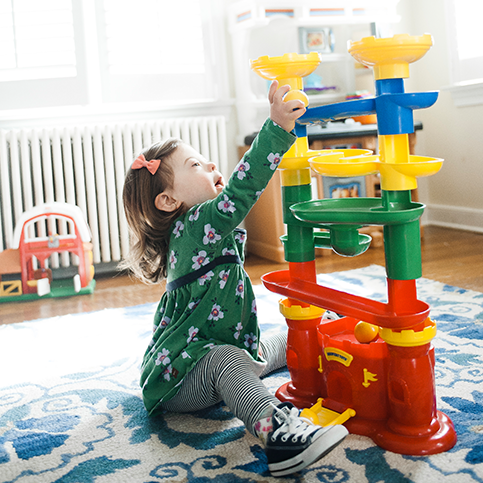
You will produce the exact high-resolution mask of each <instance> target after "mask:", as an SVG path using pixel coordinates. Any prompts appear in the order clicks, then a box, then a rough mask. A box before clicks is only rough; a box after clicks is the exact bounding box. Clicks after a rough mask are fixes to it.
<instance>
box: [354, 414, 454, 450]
mask: <svg viewBox="0 0 483 483" xmlns="http://www.w3.org/2000/svg"><path fill="white" fill-rule="evenodd" d="M345 426H346V427H347V429H348V430H349V432H350V433H352V434H360V435H362V436H368V437H369V438H371V439H372V440H373V441H374V443H375V444H377V445H378V446H379V447H381V448H383V449H386V450H388V451H392V452H393V453H399V454H405V455H412V456H424V455H431V454H437V453H443V452H444V451H448V450H450V449H451V448H452V447H453V446H454V445H455V444H456V441H457V436H456V431H455V429H454V426H453V423H452V421H451V420H450V419H449V418H448V416H446V414H444V413H442V412H441V411H437V416H436V417H435V418H434V419H433V421H432V422H431V424H430V425H429V427H428V428H426V430H429V431H426V434H421V435H419V436H406V435H402V434H397V433H395V432H393V431H391V430H390V429H389V428H388V424H387V422H386V421H374V420H363V419H358V418H357V416H356V417H354V418H351V419H349V420H348V421H347V422H346V423H345ZM428 432H429V434H428Z"/></svg>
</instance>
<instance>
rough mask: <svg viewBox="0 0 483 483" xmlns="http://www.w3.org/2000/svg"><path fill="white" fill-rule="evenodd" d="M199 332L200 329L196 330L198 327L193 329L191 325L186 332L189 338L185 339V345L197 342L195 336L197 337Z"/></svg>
mask: <svg viewBox="0 0 483 483" xmlns="http://www.w3.org/2000/svg"><path fill="white" fill-rule="evenodd" d="M199 331H200V329H198V327H194V326H193V325H192V326H191V327H190V328H189V330H188V335H189V337H188V338H187V339H186V343H187V344H189V343H191V342H193V341H197V340H198V337H196V336H197V335H198V332H199Z"/></svg>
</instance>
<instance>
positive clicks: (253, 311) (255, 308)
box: [252, 299, 257, 315]
mask: <svg viewBox="0 0 483 483" xmlns="http://www.w3.org/2000/svg"><path fill="white" fill-rule="evenodd" d="M252 314H255V315H257V301H256V300H255V299H253V301H252Z"/></svg>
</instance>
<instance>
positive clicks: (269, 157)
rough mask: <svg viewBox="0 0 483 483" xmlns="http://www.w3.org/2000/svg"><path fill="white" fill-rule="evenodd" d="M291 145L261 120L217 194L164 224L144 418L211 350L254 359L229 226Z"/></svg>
mask: <svg viewBox="0 0 483 483" xmlns="http://www.w3.org/2000/svg"><path fill="white" fill-rule="evenodd" d="M294 141H295V136H294V135H293V134H291V133H287V132H286V131H284V130H283V129H282V128H281V127H280V126H278V125H276V124H275V123H274V122H273V121H271V120H267V121H266V122H265V124H264V125H263V127H262V129H261V131H260V133H259V135H258V136H257V138H256V139H255V141H254V142H253V144H252V147H251V148H250V150H249V151H248V152H247V153H246V154H245V156H244V157H243V159H242V160H241V161H240V162H239V163H238V165H237V167H236V168H235V170H234V172H233V174H232V176H231V178H230V180H229V182H228V183H227V184H226V186H225V188H224V190H223V191H222V192H221V193H220V194H219V195H218V197H217V198H215V199H214V200H209V201H206V202H204V203H202V204H200V205H196V206H194V207H192V208H191V209H190V210H189V211H188V212H187V213H186V214H185V215H183V216H182V217H180V218H178V219H177V220H176V221H175V222H174V224H173V225H172V228H171V229H172V232H171V237H170V243H169V255H168V256H169V260H168V277H167V287H166V292H165V293H164V295H163V296H162V298H161V301H160V303H159V305H158V308H157V311H156V314H155V318H154V329H153V338H152V340H151V342H150V344H149V346H148V348H147V350H146V352H145V355H144V359H143V363H142V373H141V386H142V390H143V400H144V404H145V406H146V409H147V410H148V411H149V413H150V414H151V413H154V412H156V410H157V409H159V405H160V403H161V402H163V401H168V400H169V399H171V398H172V397H173V396H174V395H175V394H176V393H177V392H178V390H179V388H180V385H181V383H182V381H183V378H184V377H185V376H186V374H187V373H188V372H189V371H190V370H191V369H192V368H193V367H194V366H195V364H196V363H197V362H198V361H199V360H200V359H201V358H202V357H203V356H204V355H205V354H206V353H207V352H208V351H209V350H210V349H212V348H213V347H214V346H216V345H225V344H231V345H235V346H238V347H240V348H242V349H245V350H246V351H247V352H248V353H249V354H250V355H251V357H252V358H253V359H254V360H255V361H260V360H261V359H260V356H259V354H258V343H259V327H258V321H257V310H256V302H255V296H254V294H253V290H252V286H251V283H250V279H249V278H248V275H247V274H246V272H245V270H244V269H243V260H244V244H245V232H244V231H243V230H240V229H237V226H238V225H239V224H240V222H241V221H242V220H243V219H244V218H245V216H246V215H247V214H248V212H249V211H250V209H251V207H252V206H253V205H254V204H255V202H256V201H257V199H258V198H259V196H260V195H261V193H262V192H263V190H264V189H265V187H266V185H267V183H268V182H269V180H270V178H271V177H272V175H273V173H274V172H275V170H276V168H277V167H278V165H279V163H280V161H281V158H282V156H283V155H284V153H285V152H287V151H288V149H289V148H290V146H291V145H292V144H293V142H294Z"/></svg>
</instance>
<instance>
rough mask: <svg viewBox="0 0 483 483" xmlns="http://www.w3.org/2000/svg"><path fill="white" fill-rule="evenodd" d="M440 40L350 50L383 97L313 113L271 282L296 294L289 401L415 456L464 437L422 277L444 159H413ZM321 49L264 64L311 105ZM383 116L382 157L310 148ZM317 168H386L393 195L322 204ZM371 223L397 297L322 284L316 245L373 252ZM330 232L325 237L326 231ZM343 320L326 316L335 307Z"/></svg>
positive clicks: (300, 126) (284, 392)
mask: <svg viewBox="0 0 483 483" xmlns="http://www.w3.org/2000/svg"><path fill="white" fill-rule="evenodd" d="M431 45H432V38H431V36H430V35H422V36H415V37H412V36H409V35H395V36H394V37H392V38H388V39H376V38H374V37H369V38H364V39H362V40H361V41H359V42H353V43H351V45H350V46H349V52H350V53H351V54H352V56H353V57H354V58H355V59H356V60H357V61H359V62H361V63H362V64H364V65H365V66H369V67H372V68H373V71H374V78H375V87H376V89H375V90H376V95H375V96H374V97H373V98H362V99H356V100H350V101H346V102H341V103H336V104H331V105H324V106H319V107H315V108H308V109H307V111H306V113H305V114H304V115H303V116H302V117H301V118H300V119H298V120H297V124H296V128H295V132H296V134H297V136H298V137H297V141H296V143H295V144H294V145H293V147H292V148H291V150H290V151H289V152H288V153H287V154H286V155H285V156H284V158H283V160H282V162H281V163H280V166H279V169H280V170H281V182H282V203H283V213H284V223H285V224H286V226H287V234H286V235H285V236H283V237H282V242H283V245H284V253H285V258H286V260H287V261H288V262H289V268H288V270H282V271H276V272H271V273H267V274H265V275H264V276H263V277H262V280H263V283H264V285H265V286H266V287H267V288H268V289H269V290H271V291H273V292H276V293H279V294H281V295H284V296H286V297H287V298H286V299H284V300H282V301H281V302H280V310H281V312H282V314H283V315H284V316H285V318H286V320H287V324H288V329H289V330H288V347H287V365H288V368H289V371H290V376H291V380H290V382H288V383H287V384H285V385H283V386H282V387H280V388H279V389H278V391H277V396H278V397H279V398H280V399H281V400H284V401H291V402H293V403H294V404H295V405H296V406H298V407H299V408H305V409H304V414H305V415H306V416H307V417H310V418H311V419H312V420H313V421H314V422H316V423H318V424H322V425H326V424H329V423H330V424H334V423H343V424H345V425H346V427H347V428H348V429H349V431H350V432H352V433H356V434H361V435H365V436H368V437H370V438H372V439H373V441H374V442H375V443H376V444H377V445H379V446H381V447H382V448H385V449H388V450H391V451H394V452H396V453H402V454H410V455H425V454H434V453H439V452H442V451H446V450H448V449H450V448H452V447H453V446H454V445H455V443H456V432H455V430H454V426H453V423H452V422H451V420H450V419H449V418H448V417H447V416H446V415H445V414H444V413H442V412H440V411H438V410H437V408H436V394H435V382H434V365H435V357H434V349H433V347H432V345H431V340H432V339H433V338H434V337H435V335H436V324H435V323H434V322H433V321H432V320H431V319H430V317H429V312H430V307H429V305H428V304H427V303H425V302H424V301H421V300H419V299H418V297H417V290H416V279H417V278H419V277H421V275H422V268H421V244H420V243H421V242H420V226H419V222H420V217H421V215H422V213H423V210H424V205H423V204H421V203H417V202H414V201H412V200H411V190H412V189H415V188H416V187H417V178H418V177H420V176H430V175H432V174H435V173H436V172H438V171H439V169H440V168H441V166H442V163H443V161H442V160H441V159H436V158H429V157H423V156H413V155H410V154H409V144H408V134H409V133H412V132H413V130H414V124H413V111H414V110H415V109H423V108H427V107H430V106H431V105H433V104H434V103H435V102H436V99H437V97H438V93H437V92H424V93H406V92H404V78H407V77H409V64H410V63H412V62H415V61H417V60H419V59H420V58H421V57H423V56H424V54H425V53H426V52H427V51H428V50H429V48H430V47H431ZM319 62H320V59H319V57H318V55H317V54H316V53H311V54H308V55H298V54H285V55H284V56H281V57H266V56H264V57H260V58H259V59H257V60H255V61H252V69H253V70H255V72H257V73H258V74H259V75H261V76H262V77H264V78H266V79H271V80H273V79H277V80H278V81H279V83H280V85H284V84H289V85H290V86H291V87H292V90H291V91H290V92H289V93H288V94H287V98H289V99H294V98H297V99H302V100H303V101H304V102H305V104H306V105H308V99H307V98H306V96H305V94H304V93H303V92H301V89H302V82H303V81H302V77H303V76H305V75H308V74H310V73H311V72H313V70H315V69H316V67H317V66H318V64H319ZM373 114H375V115H376V116H377V125H378V135H379V136H378V137H379V154H378V155H375V154H374V153H372V152H371V151H366V150H360V149H359V150H357V149H355V150H354V149H352V150H351V149H350V150H324V151H321V152H317V151H312V150H310V149H309V148H308V142H307V126H308V125H310V124H316V123H320V122H324V121H329V120H337V119H344V118H347V117H352V116H363V115H373ZM310 169H313V170H314V171H316V172H317V173H319V174H321V175H323V176H337V177H350V176H363V175H369V174H373V173H379V174H380V178H381V189H382V196H381V198H345V199H322V200H313V199H312V193H311V186H310V180H311V174H310ZM365 225H380V226H383V230H384V247H385V261H386V274H387V302H385V303H384V302H379V301H375V300H371V299H367V298H364V297H360V296H357V295H354V294H350V293H345V292H341V291H337V290H334V289H332V288H328V287H324V286H321V285H319V284H317V282H316V270H315V247H323V248H332V249H333V250H334V251H335V252H336V253H338V254H339V255H342V256H356V255H359V254H361V253H363V252H364V251H365V250H366V249H367V248H368V246H369V244H370V237H368V236H367V235H364V234H361V233H359V231H358V229H359V228H361V227H363V226H365ZM320 228H322V229H325V230H326V231H325V232H320V231H314V229H320ZM326 310H330V311H333V312H336V313H337V314H342V317H341V318H339V319H337V320H324V317H323V314H324V311H326Z"/></svg>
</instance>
